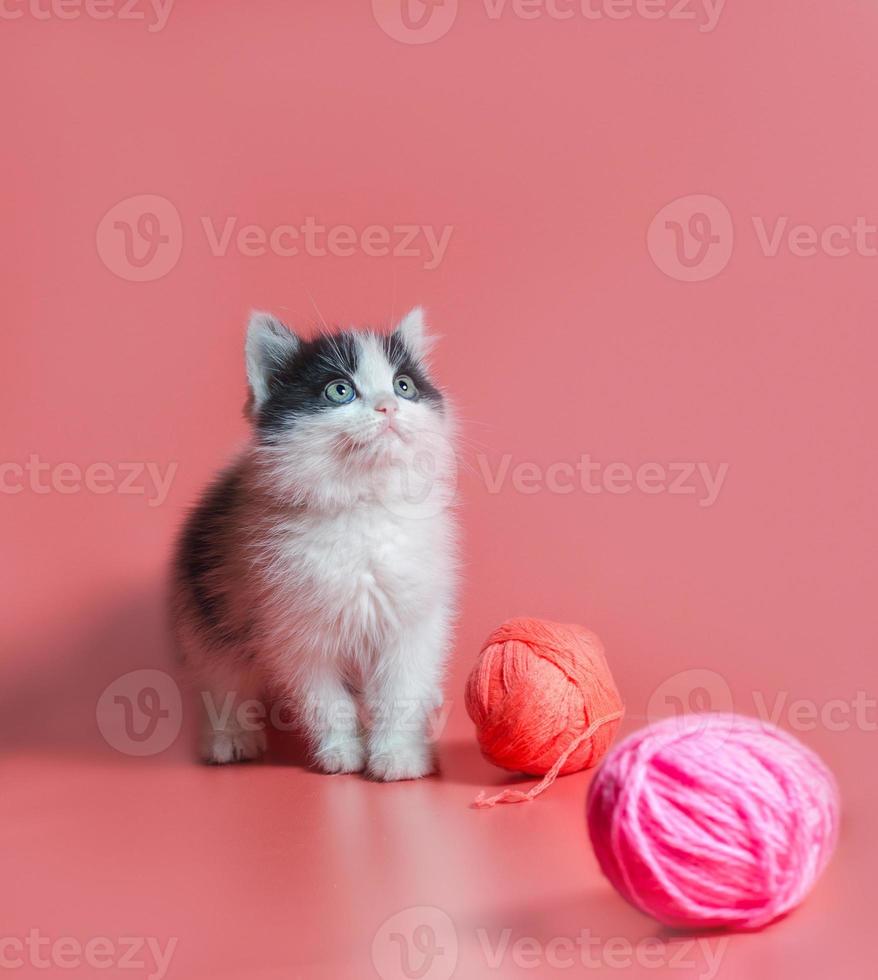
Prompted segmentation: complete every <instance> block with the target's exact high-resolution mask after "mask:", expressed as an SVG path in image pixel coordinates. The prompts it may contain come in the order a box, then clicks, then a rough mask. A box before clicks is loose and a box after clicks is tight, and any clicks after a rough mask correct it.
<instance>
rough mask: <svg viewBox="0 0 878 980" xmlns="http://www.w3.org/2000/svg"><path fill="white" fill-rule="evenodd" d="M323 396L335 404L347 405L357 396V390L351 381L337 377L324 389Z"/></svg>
mask: <svg viewBox="0 0 878 980" xmlns="http://www.w3.org/2000/svg"><path fill="white" fill-rule="evenodd" d="M323 397H324V398H325V399H326V400H327V401H330V402H332V404H333V405H347V404H348V402H352V401H353V400H354V399H355V398H356V397H357V391H356V388H354V386H353V385H352V384H351V383H350V382H349V381H345V380H344V378H336V379H335V381H330V382H329V384H328V385H327V386H326V387H325V388H324V389H323Z"/></svg>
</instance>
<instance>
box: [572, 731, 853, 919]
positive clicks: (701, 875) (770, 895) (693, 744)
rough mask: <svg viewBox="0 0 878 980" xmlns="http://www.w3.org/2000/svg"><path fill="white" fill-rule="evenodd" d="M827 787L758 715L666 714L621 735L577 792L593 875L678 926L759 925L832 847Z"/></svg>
mask: <svg viewBox="0 0 878 980" xmlns="http://www.w3.org/2000/svg"><path fill="white" fill-rule="evenodd" d="M838 820H839V799H838V789H837V787H836V783H835V780H834V778H833V776H832V773H830V772H829V770H828V769H827V768H826V766H825V765H824V764H823V762H822V761H821V760H820V759H819V758H818V757H817V756H816V755H815V754H814V753H813V752H812V751H811V750H810V749H808V748H806V747H805V746H804V745H802V744H801V743H800V742H798V741H796V739H794V738H792V736H790V735H787V734H786V733H785V732H782V731H780V729H778V728H776V727H774V726H773V725H770V724H768V723H767V722H761V721H757V720H756V719H754V718H745V717H742V716H739V715H728V714H725V715H724V714H694V715H685V716H683V717H682V718H667V719H665V720H664V721H661V722H658V723H657V724H654V725H650V726H649V727H647V728H644V729H641V730H640V731H638V732H635V733H634V734H633V735H631V736H629V737H628V738H627V739H625V740H624V741H623V742H621V743H620V744H619V745H618V746H617V747H616V748H615V749H614V750H613V751H612V752H611V753H610V754H609V755H608V756H607V758H606V759H605V760H604V763H603V765H602V766H601V768H600V769H599V770H598V772H597V773H596V775H595V777H594V780H593V781H592V784H591V787H590V789H589V794H588V828H589V834H590V836H591V840H592V844H593V845H594V850H595V853H596V854H597V857H598V861H599V862H600V865H601V868H602V869H603V872H604V874H605V875H606V876H607V877H608V878H609V879H610V881H611V882H612V883H613V885H614V886H615V887H616V889H617V890H618V891H619V892H620V893H621V894H622V896H623V897H624V898H626V899H627V900H628V901H629V902H631V904H632V905H634V906H636V907H637V908H639V909H641V910H642V911H644V912H646V913H648V914H649V915H651V916H653V917H654V918H656V919H658V920H659V921H660V922H663V923H665V924H666V925H670V926H677V927H693V926H695V927H702V928H706V927H716V926H729V927H733V928H738V929H758V928H760V927H762V926H764V925H767V924H768V923H769V922H772V921H773V920H774V919H777V918H778V917H779V916H782V915H784V914H785V913H787V912H789V911H790V910H791V909H793V908H795V906H797V905H798V904H799V903H800V902H801V901H802V900H803V899H804V898H805V896H806V895H807V894H808V892H809V891H810V890H811V887H812V885H813V884H814V882H815V881H816V880H817V878H818V876H819V875H820V873H821V872H822V871H823V869H824V867H826V864H827V862H828V861H829V858H830V856H831V854H832V851H833V848H834V847H835V841H836V836H837V831H838Z"/></svg>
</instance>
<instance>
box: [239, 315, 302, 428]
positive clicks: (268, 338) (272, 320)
mask: <svg viewBox="0 0 878 980" xmlns="http://www.w3.org/2000/svg"><path fill="white" fill-rule="evenodd" d="M298 347H299V338H298V337H297V336H296V335H295V334H294V333H292V332H291V331H290V330H289V329H288V328H287V327H286V326H285V325H284V324H283V323H281V321H280V320H278V319H277V317H274V316H272V315H271V314H270V313H261V312H260V311H259V310H254V311H253V312H252V313H251V314H250V322H249V323H248V324H247V341H246V344H245V356H246V361H247V383H248V384H249V386H250V398H249V400H248V402H247V406H246V409H245V411H246V413H247V414H248V415H251V416H252V415H254V414H255V413H256V412H258V411H259V409H260V408H262V406H263V405H264V404H265V402H266V400H267V399H268V396H269V394H270V393H271V385H272V382H273V380H274V377H275V375H276V373H277V371H278V369H279V368H281V367H282V366H283V364H284V361H285V360H286V359H287V358H289V357H290V356H291V355H292V354H295V352H296V350H297V349H298Z"/></svg>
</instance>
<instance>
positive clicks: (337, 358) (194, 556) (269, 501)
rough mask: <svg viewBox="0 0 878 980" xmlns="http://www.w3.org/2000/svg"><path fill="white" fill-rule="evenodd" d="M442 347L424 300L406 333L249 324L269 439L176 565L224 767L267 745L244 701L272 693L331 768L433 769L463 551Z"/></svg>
mask: <svg viewBox="0 0 878 980" xmlns="http://www.w3.org/2000/svg"><path fill="white" fill-rule="evenodd" d="M429 347H430V340H429V338H428V336H427V332H426V328H425V325H424V320H423V314H422V312H421V310H420V309H415V310H413V311H412V312H411V313H409V314H408V315H407V316H406V317H405V318H404V319H403V321H402V322H401V323H400V324H399V326H398V327H397V329H396V330H395V331H394V332H393V333H390V334H379V333H375V332H371V331H362V332H360V331H343V332H339V333H334V334H326V335H322V336H319V337H317V338H316V339H314V340H309V341H305V340H300V339H299V338H298V337H296V336H295V335H294V334H293V333H291V332H290V331H289V330H288V329H287V328H286V327H285V326H284V325H283V324H282V323H280V322H279V321H278V320H276V319H274V318H273V317H272V316H270V315H268V314H265V313H255V314H253V316H252V317H251V320H250V324H249V327H248V330H247V341H246V362H247V378H248V382H249V387H250V400H249V403H248V414H249V417H250V420H251V423H252V439H251V441H250V443H249V444H248V446H247V447H246V449H245V450H244V451H243V453H242V454H241V455H240V457H239V458H238V459H237V460H236V461H235V462H234V463H233V465H232V466H231V467H230V468H229V469H228V470H227V471H226V472H225V473H224V474H223V475H221V477H220V478H219V479H218V480H217V482H216V483H214V485H213V486H212V487H210V488H209V489H208V490H207V492H206V493H205V495H204V497H203V499H202V500H201V502H200V504H199V505H198V507H197V508H196V509H195V511H194V512H193V513H192V515H191V517H190V519H189V521H188V523H187V524H186V526H185V528H184V531H183V534H182V536H181V539H180V543H179V549H178V554H177V561H176V564H175V577H174V602H173V607H174V610H173V611H174V619H175V626H176V632H177V636H178V639H179V643H180V647H181V654H182V658H183V662H184V664H185V668H186V671H187V673H188V674H189V677H190V678H191V680H192V682H193V684H194V685H195V687H196V688H197V689H198V690H199V691H200V692H201V694H202V697H203V698H204V699H205V703H206V704H209V706H210V710H205V712H204V718H203V729H202V731H203V742H202V745H203V749H202V751H203V755H204V758H205V759H206V760H207V761H210V762H217V763H224V762H232V761H236V760H242V759H252V758H255V757H256V756H258V755H259V754H260V753H261V752H262V750H263V749H264V747H265V737H264V733H263V731H262V730H261V728H258V727H257V728H254V725H253V724H252V718H253V714H252V712H248V711H246V710H245V711H242V710H240V708H241V706H242V705H246V702H248V701H252V700H253V699H261V698H262V697H263V696H264V695H265V694H266V693H270V694H271V695H272V696H274V697H277V698H279V699H281V701H283V702H286V703H287V704H289V705H290V706H291V707H293V708H294V709H295V710H296V711H297V713H298V716H299V717H300V719H301V722H302V724H303V726H304V728H305V730H306V731H307V733H308V735H309V736H310V740H311V743H312V746H313V753H314V761H315V762H316V764H317V765H318V766H319V767H320V768H321V769H323V770H324V771H325V772H333V773H334V772H355V771H360V770H364V769H367V770H368V772H369V774H370V775H371V776H373V777H374V778H376V779H384V780H394V779H413V778H417V777H419V776H424V775H426V774H427V773H429V772H431V771H432V769H433V754H432V751H431V746H430V743H429V739H428V735H427V716H428V714H429V713H430V712H431V711H432V710H433V709H434V708H436V707H438V706H439V705H440V704H441V701H442V694H441V688H440V685H441V675H442V669H443V663H444V660H445V656H446V653H447V651H448V646H449V634H450V620H451V615H452V603H453V594H454V584H455V560H454V553H455V548H454V525H453V521H452V518H451V515H450V506H451V503H452V497H453V468H454V453H453V448H452V432H453V423H452V420H451V416H450V411H449V407H448V406H447V405H446V403H445V400H444V399H443V396H442V395H441V393H440V392H439V390H438V389H437V388H436V387H435V385H434V384H433V382H432V381H431V380H430V376H429V373H428V369H427V366H426V355H427V353H428V350H429ZM230 707H231V710H229V708H230ZM251 707H252V705H251Z"/></svg>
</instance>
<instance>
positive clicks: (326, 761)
mask: <svg viewBox="0 0 878 980" xmlns="http://www.w3.org/2000/svg"><path fill="white" fill-rule="evenodd" d="M314 763H315V765H316V766H317V768H318V769H320V770H321V771H322V772H326V773H338V772H362V771H363V769H365V768H366V750H365V749H364V748H363V743H362V742H360V741H359V740H353V741H350V742H343V743H341V744H340V745H327V746H325V747H323V748H321V749H318V750H317V752H316V754H315V756H314Z"/></svg>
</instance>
